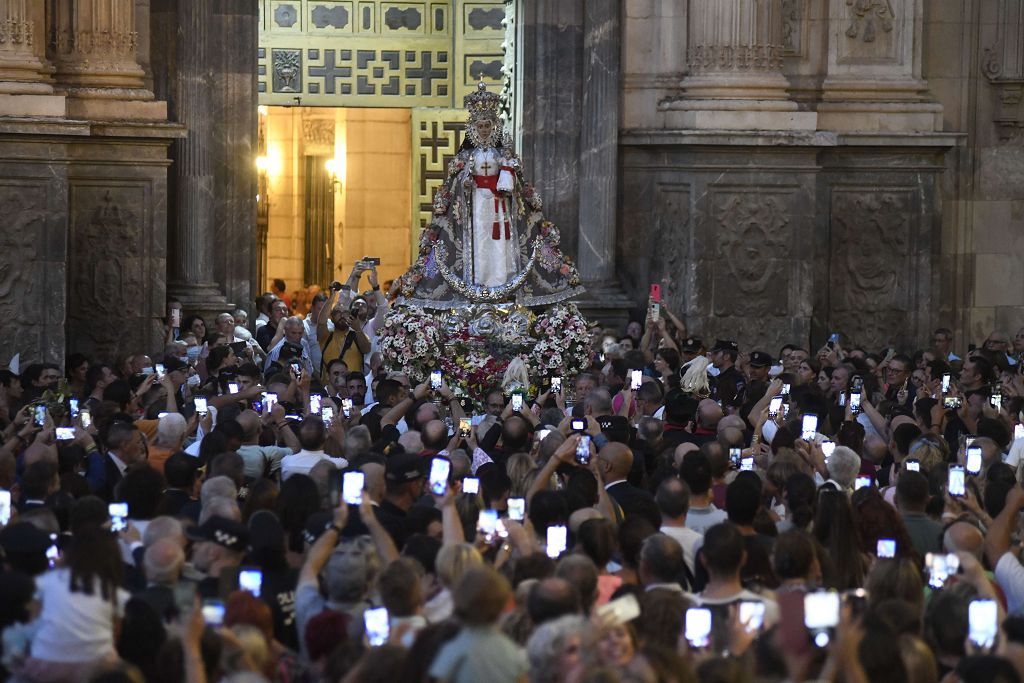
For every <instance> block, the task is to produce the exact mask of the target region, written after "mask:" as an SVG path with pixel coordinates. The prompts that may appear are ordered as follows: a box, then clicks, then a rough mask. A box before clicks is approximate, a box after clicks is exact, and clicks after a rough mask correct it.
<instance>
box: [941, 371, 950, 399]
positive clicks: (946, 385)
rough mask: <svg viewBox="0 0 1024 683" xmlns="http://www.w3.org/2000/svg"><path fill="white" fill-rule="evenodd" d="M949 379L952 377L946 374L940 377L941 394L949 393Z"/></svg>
mask: <svg viewBox="0 0 1024 683" xmlns="http://www.w3.org/2000/svg"><path fill="white" fill-rule="evenodd" d="M951 378H952V376H951V375H950V374H949V373H948V372H947V373H946V374H944V375H943V376H942V393H944V394H945V393H948V392H949V380H950V379H951Z"/></svg>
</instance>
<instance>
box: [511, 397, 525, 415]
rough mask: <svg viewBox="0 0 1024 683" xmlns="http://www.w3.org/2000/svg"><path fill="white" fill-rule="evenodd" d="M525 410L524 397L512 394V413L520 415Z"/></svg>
mask: <svg viewBox="0 0 1024 683" xmlns="http://www.w3.org/2000/svg"><path fill="white" fill-rule="evenodd" d="M522 410H523V395H522V394H512V412H515V413H518V412H521V411H522Z"/></svg>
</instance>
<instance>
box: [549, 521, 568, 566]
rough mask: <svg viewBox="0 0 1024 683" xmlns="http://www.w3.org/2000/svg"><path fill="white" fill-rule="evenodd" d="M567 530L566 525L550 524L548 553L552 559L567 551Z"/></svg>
mask: <svg viewBox="0 0 1024 683" xmlns="http://www.w3.org/2000/svg"><path fill="white" fill-rule="evenodd" d="M567 539H568V535H567V530H566V528H565V527H564V526H549V527H548V537H547V555H548V557H550V558H551V559H557V558H558V556H559V555H561V554H562V553H564V552H565V548H566V544H567V542H568V541H567Z"/></svg>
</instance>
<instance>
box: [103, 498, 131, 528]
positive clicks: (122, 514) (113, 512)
mask: <svg viewBox="0 0 1024 683" xmlns="http://www.w3.org/2000/svg"><path fill="white" fill-rule="evenodd" d="M107 514H108V515H110V530H111V531H124V529H125V527H127V526H128V525H127V523H126V520H127V519H128V503H110V504H109V505H108V506H107Z"/></svg>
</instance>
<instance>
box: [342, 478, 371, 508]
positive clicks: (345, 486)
mask: <svg viewBox="0 0 1024 683" xmlns="http://www.w3.org/2000/svg"><path fill="white" fill-rule="evenodd" d="M365 484H366V475H365V474H363V473H362V472H345V474H343V475H341V499H342V500H344V501H345V503H346V504H347V505H360V504H362V502H363V486H365Z"/></svg>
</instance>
